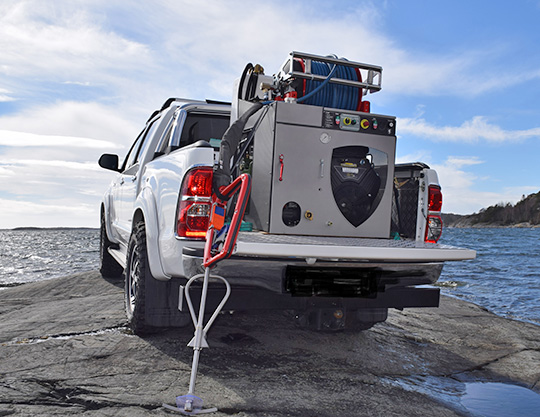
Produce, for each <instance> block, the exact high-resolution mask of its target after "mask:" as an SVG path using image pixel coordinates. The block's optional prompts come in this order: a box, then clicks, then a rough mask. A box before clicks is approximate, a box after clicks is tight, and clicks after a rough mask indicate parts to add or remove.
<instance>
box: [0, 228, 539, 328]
mask: <svg viewBox="0 0 540 417" xmlns="http://www.w3.org/2000/svg"><path fill="white" fill-rule="evenodd" d="M440 242H441V243H445V244H448V245H453V246H459V247H464V248H469V249H475V250H476V251H477V258H476V259H474V260H470V261H459V262H447V263H446V264H445V266H444V268H443V272H442V275H441V277H440V278H439V281H438V285H439V287H440V288H441V291H442V293H443V294H446V295H450V296H454V297H458V298H461V299H465V300H467V301H471V302H473V303H476V304H478V305H481V306H483V307H485V308H487V309H489V310H491V311H493V312H494V313H496V314H498V315H501V316H504V317H508V318H514V319H518V320H523V321H528V322H532V323H535V324H540V228H536V229H530V228H529V229H510V228H509V229H503V228H494V229H454V228H446V229H445V230H444V233H443V237H442V239H441V241H440ZM98 268H99V230H97V229H65V230H46V229H41V230H3V231H0V288H2V287H7V286H12V285H17V284H20V283H26V282H32V281H40V280H44V279H50V278H55V277H60V276H65V275H70V274H73V273H77V272H83V271H91V270H95V269H98Z"/></svg>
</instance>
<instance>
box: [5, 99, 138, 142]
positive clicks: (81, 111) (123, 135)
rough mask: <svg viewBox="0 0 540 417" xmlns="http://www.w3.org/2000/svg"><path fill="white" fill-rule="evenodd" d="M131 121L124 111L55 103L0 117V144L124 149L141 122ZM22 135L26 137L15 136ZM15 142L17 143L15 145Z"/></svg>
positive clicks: (73, 103) (75, 103)
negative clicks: (16, 140)
mask: <svg viewBox="0 0 540 417" xmlns="http://www.w3.org/2000/svg"><path fill="white" fill-rule="evenodd" d="M131 118H135V115H133V114H130V113H129V111H128V109H118V108H116V107H114V106H108V105H104V104H100V103H96V102H86V103H84V102H76V101H59V102H56V103H54V104H51V105H48V106H40V105H32V106H30V107H28V108H25V109H23V110H21V111H19V112H17V113H15V114H11V115H7V116H3V117H0V140H2V144H5V145H8V146H25V145H24V144H25V143H31V144H32V145H31V146H40V145H39V143H43V144H44V145H46V144H50V145H51V146H72V147H90V148H97V147H102V148H110V147H113V148H114V147H118V146H124V147H126V146H128V145H129V144H130V143H131V142H132V141H133V140H134V139H135V137H136V135H137V133H138V132H139V131H140V130H141V129H142V127H143V126H144V122H145V120H141V121H139V126H137V123H136V122H134V121H132V120H131ZM9 131H11V132H13V135H14V136H11V133H10V132H9ZM17 132H18V133H17ZM23 133H28V134H29V135H28V136H25V137H22V136H19V135H22V134H23ZM15 139H20V140H21V142H20V143H16V142H15ZM27 141H28V142H27ZM14 142H15V143H14ZM27 146H28V145H27Z"/></svg>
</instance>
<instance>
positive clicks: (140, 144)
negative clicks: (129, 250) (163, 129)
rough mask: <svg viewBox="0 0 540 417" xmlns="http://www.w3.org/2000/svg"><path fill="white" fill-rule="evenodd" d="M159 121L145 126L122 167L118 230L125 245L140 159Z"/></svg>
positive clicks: (129, 231)
mask: <svg viewBox="0 0 540 417" xmlns="http://www.w3.org/2000/svg"><path fill="white" fill-rule="evenodd" d="M158 120H159V119H156V120H154V121H153V122H152V123H150V124H149V125H147V126H146V129H145V130H143V131H142V132H141V134H140V135H139V136H138V137H137V140H136V141H135V143H134V145H133V147H132V149H131V151H130V153H129V155H128V157H127V159H126V164H125V166H124V168H125V169H124V171H123V172H122V174H121V178H120V187H119V194H120V196H119V198H118V203H119V204H118V229H119V233H120V235H121V240H122V241H123V242H125V243H126V244H127V243H128V242H129V238H130V236H131V229H132V224H131V223H132V220H133V207H134V204H135V200H136V199H137V195H138V194H139V190H140V187H139V184H140V177H141V173H142V172H141V168H142V166H141V165H142V162H143V161H142V157H143V155H145V153H146V151H147V148H148V146H150V144H151V141H152V137H153V135H154V131H155V129H156V127H157V126H158V125H159V123H158Z"/></svg>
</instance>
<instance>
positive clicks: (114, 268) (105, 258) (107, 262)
mask: <svg viewBox="0 0 540 417" xmlns="http://www.w3.org/2000/svg"><path fill="white" fill-rule="evenodd" d="M112 245H113V243H112V242H111V241H110V240H109V238H108V237H107V229H106V226H105V213H101V227H100V237H99V259H100V264H101V265H100V268H99V272H101V275H102V276H103V277H105V278H120V277H121V276H122V274H123V272H124V269H123V268H122V267H121V266H120V265H119V264H118V262H116V260H115V259H114V258H113V257H112V256H111V254H110V253H109V251H108V249H109V248H110V247H111V246H112Z"/></svg>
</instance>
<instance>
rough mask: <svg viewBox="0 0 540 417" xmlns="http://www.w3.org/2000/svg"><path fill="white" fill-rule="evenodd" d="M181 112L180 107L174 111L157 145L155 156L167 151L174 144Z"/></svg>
mask: <svg viewBox="0 0 540 417" xmlns="http://www.w3.org/2000/svg"><path fill="white" fill-rule="evenodd" d="M179 114H180V109H178V110H177V111H176V112H175V113H174V116H173V118H172V119H171V120H170V122H169V124H168V125H167V128H166V129H165V132H163V135H162V136H161V139H160V140H159V143H158V145H157V146H156V152H155V156H160V155H164V154H165V153H167V148H169V147H170V146H171V144H172V137H173V133H174V132H175V130H176V126H177V125H178V117H179ZM176 135H178V134H176ZM169 149H170V148H169Z"/></svg>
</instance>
